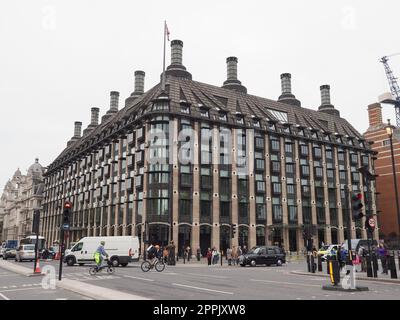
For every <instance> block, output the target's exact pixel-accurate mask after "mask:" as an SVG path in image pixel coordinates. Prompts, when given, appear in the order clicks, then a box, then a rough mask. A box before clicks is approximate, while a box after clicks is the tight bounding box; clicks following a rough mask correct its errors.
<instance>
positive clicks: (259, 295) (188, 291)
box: [0, 261, 400, 300]
mask: <svg viewBox="0 0 400 320" xmlns="http://www.w3.org/2000/svg"><path fill="white" fill-rule="evenodd" d="M13 263H15V262H13ZM44 264H48V265H53V266H54V267H55V268H56V270H58V262H56V261H53V262H48V263H43V262H41V266H43V265H44ZM22 265H25V266H28V265H30V263H29V262H28V263H22ZM88 270H89V266H88V265H87V266H83V267H80V266H74V267H67V266H66V265H64V268H63V272H64V273H63V274H64V276H65V277H66V278H68V279H73V280H78V281H82V282H88V283H91V284H94V285H97V286H101V287H105V288H110V289H115V290H119V291H122V292H126V293H131V294H136V295H140V296H143V297H148V298H152V299H159V300H164V299H168V300H188V299H189V300H194V299H196V300H204V299H208V300H209V299H211V300H213V299H215V300H230V299H240V300H242V299H243V300H258V299H263V300H264V299H266V300H271V299H272V300H279V299H290V300H313V299H316V300H347V299H354V300H381V299H390V300H393V299H394V300H399V299H400V284H391V283H383V282H381V283H377V282H369V281H358V283H359V285H362V286H368V287H369V290H370V291H368V292H356V293H348V292H332V291H325V290H322V286H323V285H325V284H328V279H327V278H320V277H314V276H302V275H294V274H292V273H291V272H292V271H305V270H306V266H305V264H304V262H291V263H288V264H286V265H284V266H282V267H274V266H271V267H263V266H260V267H255V268H252V267H246V268H243V267H237V266H235V267H233V266H232V267H228V266H223V267H221V266H213V267H208V266H206V265H199V264H186V265H182V264H180V265H177V266H167V267H166V269H165V270H164V271H163V272H161V273H158V272H156V271H154V270H151V271H150V272H148V273H144V272H143V271H142V270H141V269H140V264H139V263H133V264H130V265H129V266H128V267H126V268H122V267H121V268H117V269H116V272H115V274H114V275H108V274H107V273H106V272H103V273H100V274H98V275H96V276H91V275H89V273H88ZM0 281H1V278H0ZM0 288H1V286H0Z"/></svg>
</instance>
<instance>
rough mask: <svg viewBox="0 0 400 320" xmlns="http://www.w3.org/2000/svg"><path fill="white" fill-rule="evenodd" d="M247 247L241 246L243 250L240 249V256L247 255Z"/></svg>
mask: <svg viewBox="0 0 400 320" xmlns="http://www.w3.org/2000/svg"><path fill="white" fill-rule="evenodd" d="M247 251H248V250H247V246H243V249H242V254H247Z"/></svg>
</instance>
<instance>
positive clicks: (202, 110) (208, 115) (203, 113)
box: [200, 107, 210, 118]
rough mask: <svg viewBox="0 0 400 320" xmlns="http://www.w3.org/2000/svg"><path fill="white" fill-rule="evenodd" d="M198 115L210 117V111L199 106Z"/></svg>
mask: <svg viewBox="0 0 400 320" xmlns="http://www.w3.org/2000/svg"><path fill="white" fill-rule="evenodd" d="M200 115H201V116H202V117H206V118H209V117H210V113H209V111H208V109H207V108H204V107H203V108H200Z"/></svg>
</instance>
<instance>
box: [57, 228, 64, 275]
mask: <svg viewBox="0 0 400 320" xmlns="http://www.w3.org/2000/svg"><path fill="white" fill-rule="evenodd" d="M60 240H61V241H60V251H61V252H60V253H61V254H60V268H59V269H58V280H59V281H61V278H62V267H63V265H62V264H63V260H64V230H63V228H62V227H61V239H60Z"/></svg>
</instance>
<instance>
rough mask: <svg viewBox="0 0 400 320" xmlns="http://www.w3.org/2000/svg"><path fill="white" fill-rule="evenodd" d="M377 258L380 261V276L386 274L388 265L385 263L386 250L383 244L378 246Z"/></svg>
mask: <svg viewBox="0 0 400 320" xmlns="http://www.w3.org/2000/svg"><path fill="white" fill-rule="evenodd" d="M378 256H379V259H380V260H381V264H382V269H383V271H382V274H388V263H387V256H388V253H387V249H386V247H385V245H384V244H383V243H381V244H379V248H378Z"/></svg>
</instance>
